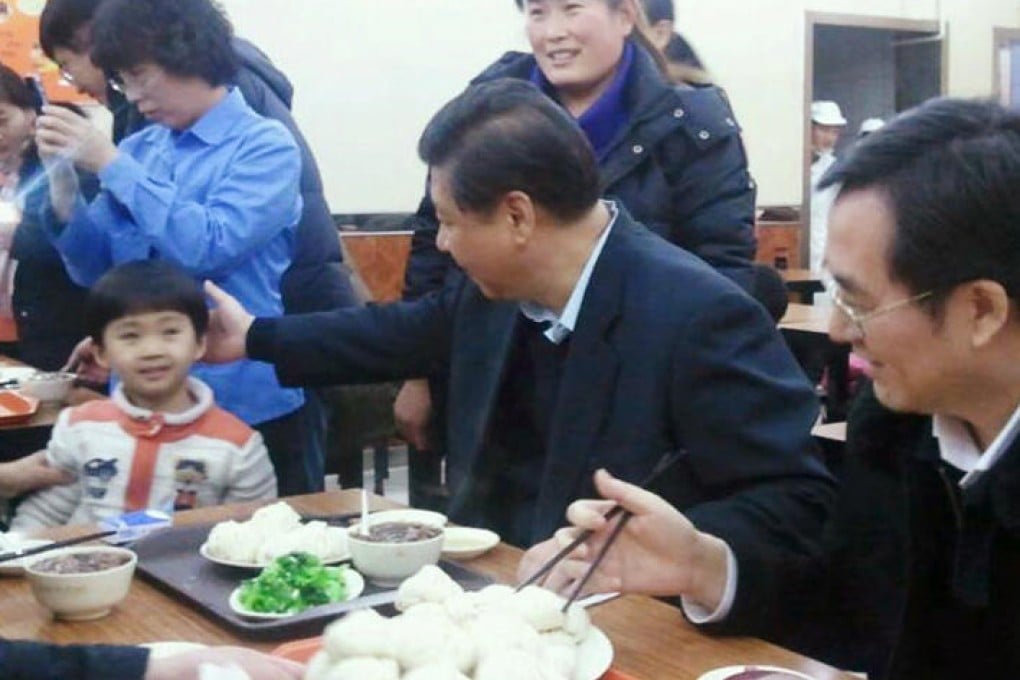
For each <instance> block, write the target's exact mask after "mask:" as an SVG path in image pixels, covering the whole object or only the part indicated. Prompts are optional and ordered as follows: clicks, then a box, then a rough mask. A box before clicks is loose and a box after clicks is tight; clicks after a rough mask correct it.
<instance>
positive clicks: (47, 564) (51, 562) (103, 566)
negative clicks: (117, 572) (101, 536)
mask: <svg viewBox="0 0 1020 680" xmlns="http://www.w3.org/2000/svg"><path fill="white" fill-rule="evenodd" d="M130 561H131V557H129V556H128V555H122V554H118V553H109V552H98V551H97V552H86V553H71V554H70V555H61V556H59V557H50V558H49V559H45V560H39V561H38V562H36V563H35V564H33V565H32V569H33V570H35V571H41V572H45V573H47V574H88V573H91V572H94V571H106V570H107V569H113V568H114V567H119V566H121V565H124V564H127V563H128V562H130Z"/></svg>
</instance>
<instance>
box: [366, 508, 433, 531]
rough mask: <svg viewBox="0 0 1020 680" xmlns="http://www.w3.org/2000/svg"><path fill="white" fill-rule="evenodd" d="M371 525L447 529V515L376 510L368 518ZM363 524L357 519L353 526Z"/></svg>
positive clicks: (401, 510)
mask: <svg viewBox="0 0 1020 680" xmlns="http://www.w3.org/2000/svg"><path fill="white" fill-rule="evenodd" d="M368 521H369V523H371V524H382V523H383V522H418V523H420V524H428V525H429V526H433V527H440V528H442V527H445V526H446V515H444V514H443V513H441V512H436V511H434V510H419V509H418V508H397V509H394V510H376V511H375V512H371V513H369V518H368ZM360 523H361V519H360V518H358V519H355V520H353V521H352V522H351V526H355V525H357V524H360Z"/></svg>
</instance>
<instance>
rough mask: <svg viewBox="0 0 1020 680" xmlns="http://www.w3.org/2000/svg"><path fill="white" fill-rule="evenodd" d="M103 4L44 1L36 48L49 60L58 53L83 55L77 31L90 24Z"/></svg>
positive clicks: (80, 0)
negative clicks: (40, 48) (44, 5)
mask: <svg viewBox="0 0 1020 680" xmlns="http://www.w3.org/2000/svg"><path fill="white" fill-rule="evenodd" d="M103 1H104V0H47V2H46V7H44V8H43V12H42V15H41V16H40V17H39V45H40V47H42V50H43V52H45V53H46V56H47V57H49V58H50V59H54V58H55V57H54V52H56V51H57V50H58V49H60V48H63V49H68V50H71V51H72V52H84V51H85V50H87V49H89V47H90V46H89V45H82V44H81V43H80V42H79V39H80V34H79V33H78V31H79V30H81V28H82V27H83V26H87V25H88V24H89V23H91V22H92V19H93V17H95V15H96V10H98V9H99V5H101V4H102V3H103Z"/></svg>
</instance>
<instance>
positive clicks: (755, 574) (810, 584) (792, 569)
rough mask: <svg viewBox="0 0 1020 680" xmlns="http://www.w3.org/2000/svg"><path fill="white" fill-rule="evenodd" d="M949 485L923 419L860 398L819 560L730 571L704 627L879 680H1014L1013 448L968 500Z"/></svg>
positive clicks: (790, 558)
mask: <svg viewBox="0 0 1020 680" xmlns="http://www.w3.org/2000/svg"><path fill="white" fill-rule="evenodd" d="M957 476H959V473H953V472H952V468H950V467H949V466H948V465H947V464H945V463H943V462H942V461H941V459H940V454H939V449H938V443H937V440H936V439H935V438H934V437H933V436H932V423H931V418H929V417H923V416H917V415H903V414H896V413H893V412H891V411H889V410H888V409H886V408H884V407H883V406H882V405H881V404H880V403H879V402H878V400H877V399H876V398H875V395H874V392H873V390H872V389H871V387H870V385H868V386H865V387H864V389H863V390H862V393H861V395H860V396H859V398H858V399H857V401H856V402H855V404H854V407H853V409H852V411H851V413H850V418H849V422H848V432H847V450H846V460H845V463H844V471H843V476H842V482H843V485H842V489H841V491H840V495H839V499H838V501H837V504H836V508H835V512H834V515H833V518H832V520H831V521H830V523H829V525H828V526H827V527H826V531H825V538H824V542H823V551H822V552H820V553H819V554H818V555H816V556H815V557H814V558H812V559H805V557H804V555H803V554H801V555H792V554H789V553H784V552H783V551H775V552H773V553H771V554H767V555H761V554H760V555H759V557H763V558H764V559H755V560H753V561H745V562H744V563H742V564H740V566H739V580H738V587H737V597H736V600H735V602H734V606H733V609H732V610H731V612H730V615H729V617H728V618H727V620H726V622H724V623H723V624H719V625H716V626H713V628H714V629H716V630H720V631H725V632H731V633H740V634H752V635H759V636H762V637H766V638H769V639H771V640H773V641H776V642H778V643H780V644H783V645H785V646H788V647H792V648H794V649H797V650H800V651H802V652H804V653H806V654H809V655H811V656H814V657H816V658H819V659H822V660H824V661H827V662H829V663H832V664H834V665H838V666H840V667H843V668H851V669H856V670H866V671H867V672H868V674H869V677H871V678H875V679H877V680H882V679H894V678H895V679H903V680H913V679H914V678H925V679H926V680H943V679H945V680H951V679H955V678H1003V679H1005V678H1016V677H1020V578H1018V574H1020V442H1016V441H1014V443H1013V444H1012V445H1011V446H1010V448H1009V450H1008V452H1007V453H1006V454H1005V455H1004V457H1003V458H1002V459H1000V460H999V462H998V463H997V464H996V465H995V466H994V467H993V468H992V469H991V470H990V471H988V472H986V473H985V474H984V476H983V477H982V478H981V480H980V481H979V482H978V483H976V484H975V485H973V486H971V487H968V488H967V489H966V490H962V489H960V487H959V485H958V483H957V479H956V477H957Z"/></svg>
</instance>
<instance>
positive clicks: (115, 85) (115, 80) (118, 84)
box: [106, 74, 127, 94]
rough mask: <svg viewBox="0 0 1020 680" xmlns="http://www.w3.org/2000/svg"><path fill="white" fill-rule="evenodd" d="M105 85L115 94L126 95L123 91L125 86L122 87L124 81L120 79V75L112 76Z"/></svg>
mask: <svg viewBox="0 0 1020 680" xmlns="http://www.w3.org/2000/svg"><path fill="white" fill-rule="evenodd" d="M106 84H107V85H109V86H110V89H111V90H113V91H114V92H117V93H118V94H126V93H125V91H124V90H125V89H126V88H127V86H126V85H124V79H123V78H121V77H120V74H114V75H112V76H110V77H109V78H107V79H106Z"/></svg>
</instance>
